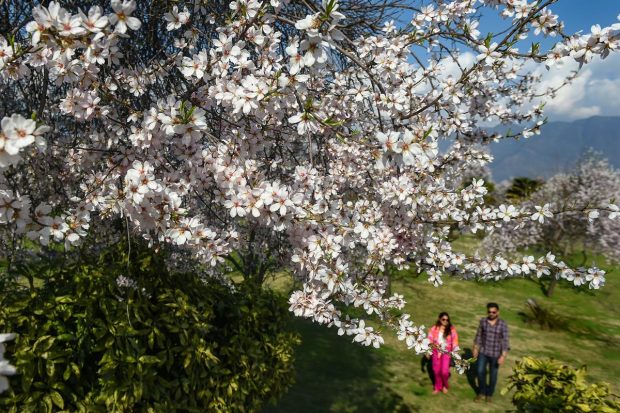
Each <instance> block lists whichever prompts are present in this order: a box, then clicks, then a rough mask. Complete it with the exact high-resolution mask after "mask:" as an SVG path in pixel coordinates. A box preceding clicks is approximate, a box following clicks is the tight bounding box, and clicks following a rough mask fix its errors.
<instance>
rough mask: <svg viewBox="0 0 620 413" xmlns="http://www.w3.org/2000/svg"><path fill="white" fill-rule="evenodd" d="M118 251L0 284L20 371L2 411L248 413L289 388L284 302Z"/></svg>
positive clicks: (4, 321)
mask: <svg viewBox="0 0 620 413" xmlns="http://www.w3.org/2000/svg"><path fill="white" fill-rule="evenodd" d="M132 249H133V250H134V251H135V249H136V247H135V245H133V244H132ZM122 251H124V248H123V247H122V246H120V245H119V246H117V247H116V248H114V249H108V250H106V251H104V252H103V253H101V255H100V256H98V257H97V259H93V260H86V259H84V258H80V260H79V261H77V260H67V259H60V258H58V259H55V260H51V261H45V262H40V263H38V264H37V265H34V266H30V267H25V266H23V267H22V268H21V269H20V270H19V274H20V277H19V278H18V279H17V281H14V282H10V283H5V285H4V286H3V287H4V288H3V290H2V291H1V292H0V331H12V332H15V333H18V334H19V336H18V338H17V339H16V340H15V341H14V342H12V343H8V346H7V352H8V356H9V357H10V360H12V363H13V364H14V365H16V367H17V369H18V374H17V375H16V376H13V377H11V381H10V384H11V390H10V391H8V392H6V393H4V394H2V395H1V396H0V411H3V412H5V411H6V412H15V413H17V412H19V413H23V412H57V411H66V412H88V413H97V412H207V411H208V412H251V411H257V410H259V409H260V407H261V405H262V404H263V403H264V402H265V401H267V400H270V399H272V400H275V399H276V398H278V397H279V396H280V395H281V394H282V393H283V392H284V391H285V390H286V389H287V388H288V386H289V385H290V384H291V383H292V381H293V369H292V363H293V360H292V355H293V347H294V344H296V343H297V341H298V338H297V337H296V336H295V335H293V334H292V333H288V332H286V331H285V324H286V319H285V317H286V316H287V312H286V307H285V304H284V300H282V299H281V298H280V297H277V296H275V295H274V294H273V293H270V292H268V291H264V290H260V289H257V288H251V287H248V286H243V285H241V286H237V289H236V290H234V289H231V288H229V287H227V286H225V285H223V284H221V283H220V282H217V281H210V282H205V281H201V280H200V279H199V278H198V277H197V276H196V275H194V274H170V273H168V271H167V270H166V266H165V265H164V262H163V258H162V256H161V254H159V255H157V254H154V253H152V252H151V250H147V249H143V250H142V252H141V253H138V254H137V253H135V252H134V253H132V260H131V264H128V260H127V257H126V256H125V255H124V253H123V252H122ZM61 257H62V255H61ZM122 274H130V275H131V280H132V281H131V283H130V286H124V287H123V286H119V285H118V284H117V281H116V280H117V277H118V276H119V275H122Z"/></svg>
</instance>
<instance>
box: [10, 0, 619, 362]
mask: <svg viewBox="0 0 620 413" xmlns="http://www.w3.org/2000/svg"><path fill="white" fill-rule="evenodd" d="M24 3H25V2H20V1H17V4H15V5H14V6H9V7H8V8H7V10H9V12H8V13H9V14H10V16H9V17H8V18H7V19H4V20H3V21H4V22H6V21H8V22H9V26H10V27H8V28H7V30H5V31H3V33H5V35H3V37H1V38H0V70H1V72H0V76H1V79H2V83H1V85H2V86H1V88H2V96H4V99H3V102H2V105H3V106H2V108H3V109H2V117H3V120H2V135H0V143H1V145H2V146H0V151H1V152H0V159H1V160H2V168H3V174H2V178H0V224H1V225H2V228H3V230H4V238H5V240H6V241H5V249H6V254H7V256H8V257H9V259H11V258H10V257H13V256H14V255H15V254H18V253H19V251H20V245H22V244H21V240H22V239H24V237H26V238H29V239H30V240H32V241H34V242H36V243H40V244H42V245H48V244H51V243H60V244H64V246H65V248H67V249H70V248H72V247H73V246H75V245H78V244H80V243H82V242H84V239H85V238H86V237H88V236H89V235H90V236H92V235H93V233H96V232H97V228H102V227H109V226H110V223H113V222H114V223H117V224H119V223H120V224H122V225H123V227H122V229H123V231H126V233H127V234H129V235H131V236H140V237H143V238H144V239H146V240H148V241H149V242H150V243H151V244H152V245H153V246H154V247H158V246H160V245H173V246H175V248H177V249H179V250H183V251H186V252H189V253H190V254H191V255H192V256H193V257H194V259H195V260H197V261H198V262H201V263H202V264H205V265H207V266H209V267H211V268H212V273H213V274H217V273H218V272H222V271H224V270H225V268H226V267H228V266H233V267H234V268H236V269H237V270H238V271H239V272H241V273H243V274H244V275H245V276H246V277H247V278H248V279H252V280H255V281H256V282H257V283H260V282H261V281H262V279H264V277H265V275H266V274H267V273H268V272H269V271H270V270H271V269H273V268H274V267H282V266H283V267H284V268H287V269H289V270H290V273H291V274H292V276H293V277H294V278H295V279H296V280H298V281H299V282H300V285H301V287H300V289H299V290H297V291H295V292H293V293H292V295H291V297H290V300H289V302H290V309H291V311H293V312H294V313H295V314H296V315H298V316H301V317H306V318H310V319H312V320H314V321H315V322H318V323H321V324H325V325H328V326H335V327H336V328H337V330H338V333H339V334H346V335H349V336H352V338H353V340H354V341H356V342H360V343H362V344H364V345H372V346H375V347H378V346H379V345H381V344H382V343H383V334H384V332H385V331H393V332H394V333H395V334H396V335H397V336H398V338H399V339H400V340H402V341H404V342H405V343H406V345H407V346H408V347H409V348H411V349H413V350H414V351H416V352H417V353H423V352H427V351H428V348H429V347H428V340H427V339H426V337H425V333H424V327H423V326H419V325H417V324H416V323H415V322H414V318H413V317H411V316H410V315H409V314H403V308H404V305H405V301H404V299H403V296H402V295H400V294H397V293H395V294H391V295H390V294H388V293H387V292H386V285H387V282H386V277H385V269H386V268H387V267H388V266H397V267H399V268H408V267H414V268H416V269H417V270H418V271H420V272H421V271H424V270H425V271H426V274H427V275H428V277H429V278H428V279H429V282H432V283H433V284H435V285H437V286H439V285H441V284H442V283H443V279H444V278H445V276H448V275H452V276H456V277H461V278H478V279H501V278H506V277H510V276H514V275H522V274H526V275H541V274H545V275H551V274H556V273H557V274H560V276H562V277H564V278H569V277H567V274H568V273H567V270H566V268H567V266H566V265H565V264H564V263H563V262H559V261H556V260H555V258H554V256H553V255H552V254H549V255H547V256H545V257H543V258H542V259H540V260H533V259H532V258H531V257H524V258H523V259H518V260H511V259H509V258H505V257H503V256H502V255H495V256H491V257H480V256H470V257H468V256H465V255H464V254H461V253H458V252H455V251H454V250H453V249H452V245H451V243H450V242H449V238H448V235H449V232H450V228H451V227H453V226H455V225H456V226H458V228H459V230H460V231H462V232H465V233H466V232H477V231H487V230H489V231H490V230H491V229H493V228H495V226H496V224H497V223H498V222H511V223H513V224H514V225H519V224H522V225H528V226H531V225H538V221H533V220H532V219H531V218H532V216H534V215H535V214H537V213H540V211H539V210H538V209H536V208H535V207H534V206H533V207H532V208H527V209H524V208H516V207H515V206H513V205H501V206H499V207H497V208H496V207H490V206H485V204H484V195H485V194H486V192H487V190H486V188H485V187H484V182H483V181H482V180H473V182H471V183H469V184H467V185H465V186H463V183H462V182H461V180H459V179H458V177H459V176H460V172H461V171H463V170H471V169H472V168H474V169H475V168H477V167H484V165H486V164H488V163H489V162H490V161H491V157H490V156H489V155H488V153H487V152H486V151H484V150H482V149H480V145H485V144H487V143H488V142H489V141H491V140H493V139H500V138H503V137H504V136H494V135H490V134H489V133H487V132H486V131H485V129H484V127H483V125H484V124H488V122H495V123H497V122H500V123H502V124H510V125H512V126H513V130H518V132H517V133H515V134H513V135H511V136H510V138H514V137H528V136H531V135H533V134H535V133H536V132H537V131H538V128H539V127H540V125H541V124H542V123H543V117H542V116H543V110H542V105H540V104H538V103H536V102H539V101H540V98H541V96H544V95H545V94H550V93H553V92H554V91H555V90H542V89H541V88H540V87H539V86H538V83H539V81H540V77H539V76H536V75H534V74H533V72H531V67H532V65H537V64H545V65H547V66H548V67H551V66H554V65H559V64H562V62H564V61H568V60H576V61H578V62H579V63H580V64H587V63H588V62H590V61H591V60H592V59H594V58H597V59H598V58H605V57H606V56H607V55H608V54H609V53H611V52H613V51H615V50H616V49H617V48H618V47H620V24H615V25H613V26H611V27H606V28H600V27H598V26H595V27H593V29H592V33H589V34H574V35H570V34H566V33H565V32H564V30H563V24H562V22H561V21H560V20H559V17H558V16H556V15H555V14H553V12H552V10H551V8H550V7H551V6H552V4H553V3H555V1H554V0H536V1H530V2H528V1H526V0H454V1H437V2H429V1H417V2H408V3H407V4H406V5H404V4H401V6H402V7H403V9H404V8H407V9H408V10H409V12H413V15H412V16H411V18H410V19H408V21H407V22H406V24H397V23H395V22H394V21H386V22H385V25H384V26H383V28H382V30H380V31H379V30H375V29H376V27H367V28H366V29H365V31H361V32H360V30H362V29H364V27H362V26H361V25H360V26H359V27H356V26H354V25H353V23H352V22H354V21H355V20H350V17H348V16H347V10H346V7H344V6H345V5H346V4H351V3H355V2H353V1H349V2H344V3H343V4H342V5H341V4H340V3H339V2H338V1H336V0H324V1H323V2H322V3H320V4H319V3H317V2H315V1H306V0H304V1H300V2H290V3H289V1H287V0H269V1H267V0H260V1H259V0H236V1H232V2H230V3H228V7H227V8H226V9H224V8H223V7H222V6H224V5H227V2H206V1H198V0H196V1H178V2H175V3H174V5H172V4H169V3H166V2H163V3H157V4H155V3H153V4H152V3H151V2H142V1H138V2H136V1H133V0H122V1H121V0H112V1H111V2H110V3H109V4H108V3H103V2H101V3H99V5H93V6H92V7H91V8H90V9H89V10H83V9H81V8H80V7H81V6H80V2H66V3H62V4H60V3H57V2H50V3H46V5H37V6H35V7H33V8H32V9H31V10H27V8H25V7H26V6H25V5H24ZM358 3H359V4H364V3H365V2H358ZM379 3H381V2H376V3H375V2H369V3H368V4H375V5H377V7H379ZM162 7H165V8H166V10H165V13H164V10H162ZM11 10H12V11H13V12H11ZM350 10H351V11H353V10H354V7H351V9H350ZM376 10H379V9H376ZM11 13H13V14H11ZM158 13H159V14H158ZM377 13H378V14H375V16H387V15H389V13H391V12H389V11H386V12H385V13H383V12H377ZM483 13H484V14H488V13H495V14H497V15H499V17H500V18H503V19H504V20H505V24H506V30H502V31H501V32H499V33H497V34H489V35H488V36H486V37H483V36H482V35H481V33H482V30H483V28H482V27H479V23H480V20H479V18H480V16H481V15H482V14H483ZM353 14H354V13H353ZM154 16H155V17H154ZM158 16H163V18H157V17H158ZM404 16H405V14H403V15H401V21H402V19H403V18H404ZM3 24H6V23H3ZM352 25H353V26H352ZM536 36H545V37H547V36H552V37H555V38H556V39H557V43H556V45H555V46H554V47H553V48H552V49H551V50H542V48H541V47H540V46H538V45H537V44H536V43H535V44H534V45H533V46H532V47H531V48H530V49H522V48H520V47H521V44H522V42H523V41H524V40H526V39H528V38H533V37H536ZM528 44H529V43H528ZM471 54H473V55H474V56H476V58H475V59H467V58H466V57H467V56H470V55H471ZM569 81H570V78H568V79H567V82H566V83H568V82H569ZM568 87H570V86H568ZM483 122H484V123H483ZM440 139H448V140H450V141H451V146H450V148H449V149H448V150H447V151H445V152H442V153H440V152H439V150H438V141H439V140H440ZM576 210H577V211H578V212H580V213H587V214H589V215H590V216H591V217H592V216H593V211H597V212H598V213H599V214H600V215H605V214H609V216H610V217H611V215H613V214H615V212H614V211H617V207H615V206H614V205H613V204H610V202H604V203H603V204H600V205H589V206H588V207H587V209H586V210H579V208H576ZM561 212H562V211H552V213H554V214H556V213H561ZM571 271H572V274H575V277H573V278H571V279H572V280H573V281H574V280H575V279H576V274H579V275H583V276H585V274H587V273H588V271H589V270H587V269H574V270H571ZM596 271H599V272H598V273H597V274H602V272H600V270H596ZM600 277H602V275H600ZM601 280H603V278H601ZM348 307H358V308H362V309H363V310H364V312H365V313H366V317H351V316H349V315H348V314H349V313H348V312H347V308H348ZM370 320H374V321H372V322H371V321H370ZM455 356H456V353H455ZM459 365H461V363H460V362H459Z"/></svg>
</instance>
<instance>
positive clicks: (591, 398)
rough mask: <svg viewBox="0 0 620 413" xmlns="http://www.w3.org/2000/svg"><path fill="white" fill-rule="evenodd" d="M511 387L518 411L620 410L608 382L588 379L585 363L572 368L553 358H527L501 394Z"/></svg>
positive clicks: (595, 412) (591, 412)
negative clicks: (590, 381)
mask: <svg viewBox="0 0 620 413" xmlns="http://www.w3.org/2000/svg"><path fill="white" fill-rule="evenodd" d="M512 389H514V390H515V392H514V394H513V396H512V403H513V404H514V406H515V407H516V408H517V412H519V413H525V412H527V413H559V412H574V413H614V412H618V411H620V403H618V402H617V401H615V400H612V399H611V397H613V396H611V394H610V391H609V387H608V385H607V384H606V383H594V384H590V383H588V382H587V380H586V367H585V366H582V367H581V368H578V369H573V368H571V367H569V366H565V365H563V364H561V363H559V362H558V361H556V360H553V359H547V360H537V359H535V358H532V357H524V358H523V359H522V360H521V361H519V362H517V363H516V366H515V367H514V370H513V373H512V375H511V376H510V377H509V378H508V386H507V388H505V389H504V390H503V391H502V393H506V392H508V391H510V390H512Z"/></svg>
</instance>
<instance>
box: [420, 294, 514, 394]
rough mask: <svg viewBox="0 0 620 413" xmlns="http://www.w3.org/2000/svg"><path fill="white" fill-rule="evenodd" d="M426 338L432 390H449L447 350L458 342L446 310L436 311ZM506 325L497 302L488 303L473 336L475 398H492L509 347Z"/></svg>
mask: <svg viewBox="0 0 620 413" xmlns="http://www.w3.org/2000/svg"><path fill="white" fill-rule="evenodd" d="M428 338H429V340H430V341H431V347H432V349H433V352H432V355H430V356H428V357H431V358H432V365H433V373H434V376H435V381H434V389H433V394H438V393H440V392H442V393H448V378H449V377H450V364H451V363H450V362H451V360H452V357H451V356H450V352H451V351H453V350H454V349H456V348H457V347H458V345H459V336H458V334H457V332H456V328H454V326H453V325H452V323H451V322H450V316H449V315H448V313H446V312H442V313H440V314H439V317H438V318H437V322H436V323H435V325H434V326H433V327H431V329H430V331H429V333H428ZM509 349H510V346H509V343H508V325H507V324H506V322H505V321H504V320H502V319H500V318H499V305H498V304H496V303H488V304H487V316H486V317H484V318H482V319H481V320H480V323H479V325H478V331H477V332H476V338H475V339H474V351H473V356H474V358H477V359H478V360H477V378H478V390H477V394H476V398H475V399H474V400H475V401H482V399H483V398H485V400H486V401H487V402H491V398H492V397H493V392H494V391H495V384H496V383H497V370H498V368H499V366H500V365H502V364H503V363H504V360H505V359H506V355H507V354H508V350H509Z"/></svg>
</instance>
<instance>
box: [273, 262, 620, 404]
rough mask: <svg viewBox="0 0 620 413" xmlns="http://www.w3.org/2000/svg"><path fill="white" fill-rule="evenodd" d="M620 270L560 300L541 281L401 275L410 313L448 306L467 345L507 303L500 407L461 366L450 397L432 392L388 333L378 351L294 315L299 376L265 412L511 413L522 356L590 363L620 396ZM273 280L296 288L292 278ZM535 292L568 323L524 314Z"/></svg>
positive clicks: (595, 377) (396, 286)
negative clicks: (479, 393) (482, 398)
mask: <svg viewBox="0 0 620 413" xmlns="http://www.w3.org/2000/svg"><path fill="white" fill-rule="evenodd" d="M608 269H609V268H608ZM619 270H620V267H616V268H614V271H612V272H611V273H610V274H609V275H608V280H607V286H606V287H604V288H603V289H601V290H599V291H588V290H587V289H586V290H583V289H582V290H577V289H574V288H571V287H570V286H568V285H566V284H560V285H559V286H558V288H556V291H555V294H554V295H553V297H551V298H547V297H545V296H544V294H543V292H542V289H541V286H540V285H539V284H538V283H537V282H534V281H531V280H525V279H515V280H509V281H501V282H497V283H491V282H489V283H482V282H473V281H460V280H451V279H448V280H446V284H445V285H444V286H443V287H441V288H435V287H433V286H432V285H430V284H429V283H428V282H427V281H426V279H425V278H424V277H417V278H416V277H413V276H411V275H408V274H402V275H401V276H400V277H398V279H395V280H394V282H393V288H392V289H393V291H395V292H398V293H401V294H404V296H405V299H406V300H407V307H406V310H407V311H408V312H409V313H410V314H411V315H412V318H413V319H414V320H416V321H417V322H418V323H421V324H424V325H427V326H428V325H430V324H431V323H433V322H434V321H435V320H436V317H437V314H438V313H439V312H440V311H448V312H449V313H450V316H451V318H452V321H453V323H455V326H456V327H457V329H458V332H459V335H460V341H461V347H462V348H471V343H472V341H473V338H474V335H475V333H476V327H477V324H478V321H479V319H480V317H482V316H484V314H485V311H486V308H485V304H486V303H487V302H488V301H495V302H498V303H499V304H500V306H501V317H503V318H504V319H505V320H506V321H507V322H508V324H509V327H510V333H511V347H512V351H511V352H510V354H509V358H508V360H507V362H506V365H504V366H502V367H501V368H500V374H499V382H498V387H497V390H496V396H495V398H494V403H493V404H492V405H488V406H487V405H484V404H483V405H481V404H477V403H474V402H473V400H472V399H473V397H474V392H473V390H472V388H471V387H470V385H469V384H468V379H467V376H466V375H462V376H461V375H458V374H457V373H456V372H453V373H452V377H451V378H450V385H451V388H450V394H448V395H432V394H431V391H432V388H431V381H430V378H429V376H428V375H427V373H426V372H424V371H422V366H421V359H420V357H417V356H415V354H414V353H413V352H411V351H408V350H407V349H406V347H405V345H404V344H403V343H402V342H399V341H398V340H397V339H396V337H394V336H393V335H392V334H391V333H389V332H388V333H386V334H385V338H386V345H385V346H384V347H383V348H381V349H379V350H376V349H371V348H365V347H361V346H359V345H357V344H352V343H351V338H350V337H338V336H337V334H336V330H335V329H334V328H332V329H328V328H325V327H321V326H317V325H315V324H312V323H310V322H307V321H304V320H299V319H295V320H292V321H291V323H292V327H293V328H294V329H295V330H296V331H298V332H299V333H300V334H301V336H302V340H303V344H302V345H301V347H300V348H299V350H298V351H297V354H296V369H297V379H296V380H297V381H296V383H295V385H294V386H293V387H292V388H291V389H290V391H289V392H288V394H287V395H286V396H285V397H284V398H283V399H282V400H281V401H280V402H279V403H278V405H277V406H269V407H267V408H266V409H265V412H267V413H280V412H282V413H284V412H287V413H288V412H296V413H305V412H313V413H314V412H343V413H344V412H346V413H352V412H356V413H362V412H424V413H426V412H428V413H435V412H450V411H454V412H465V413H467V412H504V411H506V410H508V409H510V407H511V404H510V395H506V396H502V395H500V394H499V390H500V389H501V388H502V387H503V386H504V385H505V384H506V376H507V375H509V374H510V372H511V369H512V366H513V365H514V362H515V360H518V359H519V358H521V357H522V356H525V355H531V356H534V357H553V358H556V359H558V360H561V361H562V362H565V363H567V364H569V365H572V366H574V367H577V366H580V365H582V364H586V365H587V366H588V372H589V376H590V379H591V380H592V381H599V380H602V381H606V382H608V383H610V385H611V388H612V391H613V392H614V393H615V394H620V275H618V273H619V272H620V271H619ZM273 285H276V286H277V287H276V288H278V289H283V288H288V287H290V286H289V285H287V282H286V281H284V277H278V278H277V279H276V280H275V281H274V283H273ZM528 298H534V299H536V300H537V301H538V302H539V303H541V304H543V305H545V307H546V308H549V309H551V310H552V311H554V312H555V313H556V314H559V315H560V316H562V317H564V319H565V320H566V323H567V327H566V329H564V330H562V331H547V330H540V329H538V328H537V327H535V326H533V325H529V324H527V323H526V322H525V320H524V318H523V317H522V315H520V313H522V312H524V311H526V306H525V301H526V300H527V299H528Z"/></svg>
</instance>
